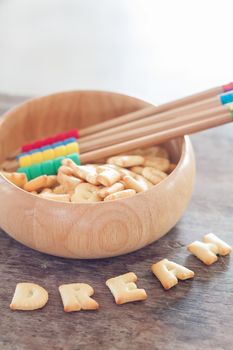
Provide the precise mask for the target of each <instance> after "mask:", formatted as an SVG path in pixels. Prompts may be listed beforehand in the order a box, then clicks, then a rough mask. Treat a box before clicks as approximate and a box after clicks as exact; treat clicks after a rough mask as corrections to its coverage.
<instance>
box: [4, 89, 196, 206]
mask: <svg viewBox="0 0 233 350" xmlns="http://www.w3.org/2000/svg"><path fill="white" fill-rule="evenodd" d="M70 93H101V94H102V93H103V94H104V93H106V94H112V95H117V96H124V97H130V98H132V99H134V100H137V101H140V102H145V103H146V104H147V105H148V106H155V105H154V104H152V103H150V102H147V101H144V100H142V99H140V98H137V97H133V96H130V95H127V94H122V93H118V92H114V91H113V92H112V91H105V90H91V89H90V90H88V89H87V90H86V89H85V90H70V91H69V90H68V91H64V92H62V91H61V92H55V93H52V94H47V95H41V96H37V97H32V98H29V99H27V100H26V101H24V102H22V103H20V104H17V105H16V106H14V107H12V108H10V109H9V110H8V111H7V112H6V113H4V114H3V115H2V116H1V119H0V132H1V127H2V124H3V123H4V120H5V119H8V118H9V117H11V114H12V112H15V111H17V109H21V108H22V107H23V106H24V105H26V104H28V103H29V102H34V101H39V100H41V99H44V98H49V97H55V96H59V95H64V94H67V95H69V94H70ZM177 139H178V140H179V139H180V140H182V151H181V155H180V158H179V161H178V163H177V164H176V167H175V169H174V170H172V172H171V173H170V174H169V175H168V176H167V177H166V178H165V179H163V180H162V181H161V182H159V183H158V184H156V185H154V187H153V188H151V189H149V190H146V191H144V192H139V193H136V194H135V195H134V196H133V197H128V198H119V199H118V200H117V201H115V200H112V201H99V202H80V203H79V202H78V203H75V202H61V201H57V200H53V199H47V198H44V197H40V196H38V195H36V194H33V193H31V192H27V191H25V190H24V189H23V188H20V187H18V186H17V185H15V184H14V183H12V182H11V181H10V180H8V179H7V178H6V177H5V176H4V171H3V173H2V172H1V171H0V178H2V179H3V181H5V182H7V183H8V185H9V186H10V187H12V189H16V190H19V191H20V192H21V193H22V194H23V195H25V196H28V195H29V196H33V197H34V199H35V200H36V201H40V200H42V201H43V200H45V201H46V203H47V201H51V202H52V203H53V205H55V203H56V205H63V206H64V204H65V205H72V206H73V207H74V206H75V205H78V206H83V207H85V206H96V205H98V204H101V205H103V204H109V203H116V202H119V201H121V202H122V201H128V200H131V199H133V198H135V196H136V197H138V196H139V195H143V194H145V193H148V192H149V191H150V190H153V191H155V190H156V189H157V188H158V187H160V186H162V185H163V184H164V183H165V182H167V181H169V180H170V179H171V177H173V176H175V174H176V172H177V171H178V168H180V167H181V165H182V163H183V161H184V158H185V156H186V151H187V144H188V143H190V144H191V141H190V138H189V136H187V135H185V136H181V137H179V138H177ZM172 140H174V139H172ZM172 140H171V141H172ZM155 146H156V145H155ZM158 146H159V145H158ZM33 197H32V198H33Z"/></svg>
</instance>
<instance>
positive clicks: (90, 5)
mask: <svg viewBox="0 0 233 350" xmlns="http://www.w3.org/2000/svg"><path fill="white" fill-rule="evenodd" d="M232 10H233V1H232V0H219V1H218V0H214V1H213V0H196V1H187V0H176V1H173V0H163V1H162V0H160V1H159V0H158V1H157V0H98V1H97V0H20V1H19V0H0V93H8V94H19V95H40V94H47V93H50V92H55V91H62V90H71V89H101V90H112V91H116V92H123V93H126V94H129V95H133V96H136V97H140V98H142V99H146V100H148V101H151V102H157V103H162V102H165V101H168V100H173V99H175V98H178V97H181V96H184V95H188V94H191V93H194V92H196V91H199V90H204V89H207V88H209V87H212V86H217V85H221V84H224V83H228V82H229V81H231V80H233V79H232V72H233V70H232V64H233V46H232V43H231V40H230V38H231V36H232Z"/></svg>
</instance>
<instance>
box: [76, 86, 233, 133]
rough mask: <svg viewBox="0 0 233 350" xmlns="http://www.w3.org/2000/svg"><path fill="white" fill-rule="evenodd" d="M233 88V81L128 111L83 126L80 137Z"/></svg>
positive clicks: (207, 97) (208, 97)
mask: <svg viewBox="0 0 233 350" xmlns="http://www.w3.org/2000/svg"><path fill="white" fill-rule="evenodd" d="M232 89H233V83H229V84H226V85H223V86H218V87H215V88H212V89H209V90H205V91H202V92H199V93H196V94H193V95H190V96H187V97H184V98H181V99H178V100H176V101H172V102H168V103H165V104H162V105H160V106H158V107H154V106H151V107H147V108H143V109H141V110H139V111H135V112H132V113H128V114H126V115H124V116H120V117H118V118H114V119H111V120H107V121H105V122H102V123H99V124H95V125H92V126H89V127H87V128H83V129H81V130H80V137H84V136H87V135H90V134H95V133H97V132H99V131H102V130H106V129H109V128H113V127H115V126H118V125H122V124H125V123H129V122H131V121H135V120H138V119H141V118H145V117H148V116H150V115H155V114H158V113H161V112H165V111H168V110H174V109H176V108H180V107H183V106H185V105H190V104H192V103H196V102H198V101H202V100H206V99H210V98H212V97H214V96H216V95H219V94H221V93H224V92H227V91H230V90H232Z"/></svg>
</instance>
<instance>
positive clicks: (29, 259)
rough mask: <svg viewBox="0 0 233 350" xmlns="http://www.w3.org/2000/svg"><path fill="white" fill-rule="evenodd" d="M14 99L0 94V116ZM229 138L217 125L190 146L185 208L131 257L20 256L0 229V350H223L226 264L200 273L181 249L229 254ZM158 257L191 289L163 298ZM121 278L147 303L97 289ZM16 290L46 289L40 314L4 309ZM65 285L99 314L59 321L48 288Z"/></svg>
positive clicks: (227, 341)
mask: <svg viewBox="0 0 233 350" xmlns="http://www.w3.org/2000/svg"><path fill="white" fill-rule="evenodd" d="M22 100H23V98H22V97H9V96H4V95H1V96H0V114H2V113H3V112H4V111H5V110H7V109H8V108H10V107H12V106H13V105H15V104H16V103H19V102H20V101H22ZM232 131H233V129H232V125H226V126H223V127H220V128H216V129H213V130H209V131H207V132H203V133H200V134H198V135H195V136H193V137H192V141H193V145H194V148H195V152H196V160H197V182H196V188H195V191H194V195H193V197H192V200H191V203H190V205H189V208H188V210H187V211H186V213H185V215H184V216H183V217H182V219H181V220H180V222H179V223H178V224H177V225H176V227H175V228H174V229H173V230H171V231H170V232H169V233H168V234H167V235H166V236H165V237H164V238H162V239H160V240H159V241H158V242H156V243H154V244H151V245H150V246H149V247H146V248H144V249H141V250H140V251H138V252H135V253H132V254H129V255H126V256H121V257H117V258H111V259H105V260H98V261H91V260H86V261H80V260H76V261H75V260H67V259H62V258H57V257H52V256H47V255H44V254H41V253H39V252H36V251H33V250H31V249H29V248H26V247H24V246H22V245H21V244H19V243H17V242H16V241H14V240H13V239H12V238H10V237H8V236H7V235H6V234H5V233H4V232H3V231H2V230H0V281H1V282H0V349H1V350H8V349H9V350H12V349H13V350H18V349H20V350H24V349H27V350H29V349H30V350H31V349H33V350H37V349H43V348H45V349H52V350H53V349H56V350H63V349H65V350H79V349H140V348H142V347H143V349H144V350H147V349H166V350H170V349H180V350H183V349H189V350H194V349H205V350H206V349H212V350H213V349H224V350H226V349H229V350H230V349H232V348H233V345H232V344H233V332H232V324H233V308H232V303H233V264H232V257H229V256H227V257H224V258H219V260H218V262H216V263H215V264H213V265H212V266H210V267H207V266H205V265H204V264H202V263H201V262H200V261H199V260H197V259H196V258H195V257H193V256H191V255H190V254H189V253H188V252H187V251H186V248H185V246H186V245H187V244H188V243H190V242H192V241H193V240H196V239H200V238H201V237H202V235H203V234H205V233H208V232H214V233H215V234H217V235H219V237H221V238H223V239H224V240H226V242H227V243H229V244H231V245H233V220H232V214H233V175H232V174H233V157H232V149H233V148H232V145H233V132H232ZM16 132H17V130H16ZM0 200H1V198H0ZM9 215H11V219H12V220H14V213H9ZM165 257H166V258H168V259H171V260H174V261H175V262H177V263H181V264H184V265H185V266H186V267H188V268H191V269H192V270H194V271H195V273H196V277H195V278H194V280H192V281H191V280H189V281H185V282H179V284H178V285H177V286H176V287H174V288H172V289H171V290H169V291H164V290H163V288H162V287H161V285H160V283H159V281H158V280H157V279H155V278H154V276H153V275H152V273H151V272H150V266H151V264H152V263H153V262H155V261H158V260H159V259H162V258H165ZM128 271H133V272H135V273H136V274H137V275H138V278H139V281H138V286H139V287H143V288H145V289H146V291H147V293H148V300H146V301H145V302H137V303H130V304H125V305H122V306H117V305H115V303H114V301H113V297H112V295H111V293H110V291H109V290H108V289H107V287H106V286H105V281H106V280H107V279H108V278H110V277H113V276H117V275H120V274H123V273H126V272H128ZM23 281H28V282H35V283H38V284H40V285H42V286H43V287H45V288H46V289H47V290H48V292H49V301H48V304H47V305H46V306H45V307H44V308H43V309H42V310H37V311H32V312H17V311H11V310H10V309H9V303H10V301H11V298H12V295H13V293H14V289H15V285H16V283H18V282H23ZM70 282H86V283H89V284H91V285H92V286H93V288H94V289H95V298H96V300H97V301H98V302H99V303H100V310H99V311H97V312H85V311H82V312H76V313H72V314H65V313H64V312H63V309H62V303H61V300H60V296H59V293H58V286H59V285H60V284H63V283H70Z"/></svg>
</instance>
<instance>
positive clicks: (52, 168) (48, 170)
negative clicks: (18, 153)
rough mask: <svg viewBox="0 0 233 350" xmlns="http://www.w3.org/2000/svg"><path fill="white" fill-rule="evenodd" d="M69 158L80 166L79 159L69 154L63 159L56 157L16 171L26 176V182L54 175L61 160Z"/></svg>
mask: <svg viewBox="0 0 233 350" xmlns="http://www.w3.org/2000/svg"><path fill="white" fill-rule="evenodd" d="M65 158H70V159H72V160H73V161H74V162H75V163H76V164H77V165H80V158H79V155H78V154H76V153H73V154H69V155H67V156H65V157H64V156H63V157H57V158H55V159H52V160H47V161H45V162H42V163H38V164H33V165H31V166H29V167H21V168H19V169H18V170H17V172H18V173H25V174H26V175H27V178H28V180H32V179H35V178H36V177H38V176H41V175H56V174H57V171H58V169H59V167H60V166H61V164H62V161H63V159H65Z"/></svg>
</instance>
